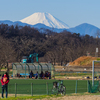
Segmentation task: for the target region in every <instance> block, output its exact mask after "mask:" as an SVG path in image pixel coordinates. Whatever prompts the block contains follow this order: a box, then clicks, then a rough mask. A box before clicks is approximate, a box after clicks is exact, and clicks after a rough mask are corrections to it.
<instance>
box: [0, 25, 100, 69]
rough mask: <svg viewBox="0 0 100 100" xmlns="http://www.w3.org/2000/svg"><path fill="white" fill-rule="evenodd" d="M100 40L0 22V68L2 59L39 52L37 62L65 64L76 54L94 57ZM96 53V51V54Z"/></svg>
mask: <svg viewBox="0 0 100 100" xmlns="http://www.w3.org/2000/svg"><path fill="white" fill-rule="evenodd" d="M99 43H100V39H99V38H94V37H92V36H89V35H85V36H81V35H80V34H79V33H78V34H77V33H71V32H68V31H63V32H61V33H56V32H52V31H50V30H48V29H47V30H45V31H44V32H42V33H41V32H39V31H38V30H37V29H35V28H33V27H30V26H24V27H23V26H18V25H16V26H13V25H12V26H8V25H7V24H1V25H0V66H1V67H0V68H2V66H4V65H5V63H6V62H20V61H21V59H22V57H23V56H29V54H32V53H38V54H39V62H51V63H53V64H56V63H58V64H60V65H63V64H67V63H68V62H71V61H74V60H75V59H77V58H78V57H80V56H84V55H87V53H89V55H91V56H95V50H96V48H97V47H98V49H99V48H100V45H99ZM98 54H99V53H98Z"/></svg>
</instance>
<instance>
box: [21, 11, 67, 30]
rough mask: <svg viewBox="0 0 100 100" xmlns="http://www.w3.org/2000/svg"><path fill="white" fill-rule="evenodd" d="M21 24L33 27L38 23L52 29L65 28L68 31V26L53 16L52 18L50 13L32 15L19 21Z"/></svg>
mask: <svg viewBox="0 0 100 100" xmlns="http://www.w3.org/2000/svg"><path fill="white" fill-rule="evenodd" d="M20 21H21V22H22V23H27V24H30V25H35V24H38V23H41V24H44V25H46V26H49V27H52V28H59V29H60V28H65V29H68V28H69V26H68V25H67V24H65V23H64V22H62V21H60V20H58V19H57V18H55V17H54V16H52V15H51V14H50V13H41V12H38V13H34V14H32V15H30V16H28V17H26V18H24V19H22V20H20Z"/></svg>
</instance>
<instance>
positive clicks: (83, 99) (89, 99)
mask: <svg viewBox="0 0 100 100" xmlns="http://www.w3.org/2000/svg"><path fill="white" fill-rule="evenodd" d="M37 100H40V99H37ZM42 100H100V95H82V96H63V97H55V98H44V99H42Z"/></svg>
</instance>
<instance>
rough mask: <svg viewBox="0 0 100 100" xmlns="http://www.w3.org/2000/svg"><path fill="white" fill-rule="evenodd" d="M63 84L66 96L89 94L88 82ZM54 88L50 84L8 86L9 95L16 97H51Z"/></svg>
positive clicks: (74, 81)
mask: <svg viewBox="0 0 100 100" xmlns="http://www.w3.org/2000/svg"><path fill="white" fill-rule="evenodd" d="M63 84H64V85H65V87H66V94H70V93H84V92H88V81H87V80H64V81H63ZM52 87H53V83H49V82H46V83H45V84H34V83H30V84H25V83H23V84H20V83H19V84H18V83H15V84H8V94H12V95H13V96H15V97H16V96H19V95H21V96H22V95H23V96H24V95H31V96H33V95H50V94H52V91H51V90H52ZM0 92H1V89H0Z"/></svg>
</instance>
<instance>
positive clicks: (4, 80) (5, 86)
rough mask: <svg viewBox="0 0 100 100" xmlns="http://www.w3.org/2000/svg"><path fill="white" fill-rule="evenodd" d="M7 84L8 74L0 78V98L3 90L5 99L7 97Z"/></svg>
mask: <svg viewBox="0 0 100 100" xmlns="http://www.w3.org/2000/svg"><path fill="white" fill-rule="evenodd" d="M8 82H9V76H8V73H7V72H6V73H5V74H4V75H3V76H2V78H1V83H2V98H4V96H3V94H4V90H6V98H7V96H8Z"/></svg>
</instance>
